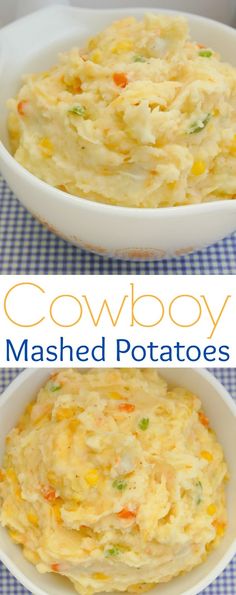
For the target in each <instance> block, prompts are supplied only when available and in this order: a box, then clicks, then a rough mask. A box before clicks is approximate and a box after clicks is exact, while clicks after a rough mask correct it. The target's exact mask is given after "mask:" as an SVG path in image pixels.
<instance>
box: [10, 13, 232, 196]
mask: <svg viewBox="0 0 236 595" xmlns="http://www.w3.org/2000/svg"><path fill="white" fill-rule="evenodd" d="M8 107H9V112H10V113H9V132H10V138H11V144H12V150H13V153H14V155H15V158H16V159H17V161H19V163H21V164H22V165H23V166H24V167H25V168H27V169H28V170H29V171H30V172H32V173H33V174H35V175H36V176H38V177H39V178H41V179H42V180H45V181H46V182H48V184H51V185H52V186H55V187H56V188H59V189H61V190H64V191H66V192H68V193H71V194H74V195H77V196H81V197H85V198H87V199H90V200H95V201H100V202H104V203H108V204H113V205H122V206H129V207H166V206H173V205H186V204H193V203H199V202H206V201H216V200H225V199H231V198H236V69H234V68H233V67H232V66H230V65H229V64H225V63H222V62H221V61H220V59H219V56H218V55H217V54H216V53H215V52H214V51H213V50H212V49H210V48H208V47H203V46H202V45H201V44H198V43H196V42H194V41H191V40H190V37H189V31H188V24H187V21H186V20H185V19H184V18H180V17H178V18H176V17H171V16H160V15H158V16H157V15H152V14H150V15H146V16H145V17H144V19H143V20H141V21H137V20H136V19H135V18H125V19H122V20H121V21H118V22H115V23H113V24H112V25H111V26H109V27H108V28H107V29H105V31H103V32H102V33H100V34H99V35H97V36H96V37H94V38H92V39H90V41H89V42H88V44H87V45H86V46H85V47H84V48H83V49H82V50H80V49H77V48H74V49H72V50H71V51H69V52H68V53H64V54H62V55H61V56H60V62H59V65H58V66H56V67H54V68H52V69H51V70H49V71H48V72H42V73H39V74H38V73H37V74H33V75H30V76H26V77H25V82H24V85H23V87H22V88H21V90H20V92H19V94H18V96H17V98H16V99H11V100H9V102H8Z"/></svg>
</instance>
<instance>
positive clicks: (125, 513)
mask: <svg viewBox="0 0 236 595" xmlns="http://www.w3.org/2000/svg"><path fill="white" fill-rule="evenodd" d="M117 516H118V517H119V519H127V520H130V519H134V518H135V517H136V516H137V513H136V512H134V511H133V510H129V509H128V508H122V510H120V512H118V513H117Z"/></svg>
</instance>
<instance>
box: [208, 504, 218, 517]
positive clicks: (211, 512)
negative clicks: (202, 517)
mask: <svg viewBox="0 0 236 595" xmlns="http://www.w3.org/2000/svg"><path fill="white" fill-rule="evenodd" d="M216 511H217V507H216V505H215V504H209V506H208V507H207V514H209V515H210V516H213V515H214V514H215V513H216Z"/></svg>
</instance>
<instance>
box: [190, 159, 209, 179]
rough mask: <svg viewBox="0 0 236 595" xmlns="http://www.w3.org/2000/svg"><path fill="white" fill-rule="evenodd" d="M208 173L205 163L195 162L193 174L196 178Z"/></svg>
mask: <svg viewBox="0 0 236 595" xmlns="http://www.w3.org/2000/svg"><path fill="white" fill-rule="evenodd" d="M205 171H206V164H205V162H204V161H201V160H200V159H199V160H197V161H195V162H194V164H193V167H192V174H193V175H194V176H201V175H202V174H204V173H205Z"/></svg>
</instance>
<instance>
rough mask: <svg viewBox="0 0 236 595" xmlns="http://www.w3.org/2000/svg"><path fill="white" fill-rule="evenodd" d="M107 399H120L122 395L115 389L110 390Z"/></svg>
mask: <svg viewBox="0 0 236 595" xmlns="http://www.w3.org/2000/svg"><path fill="white" fill-rule="evenodd" d="M107 397H108V399H114V400H116V401H121V399H122V395H121V394H120V393H117V392H115V391H112V392H111V393H109V394H108V395H107Z"/></svg>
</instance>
